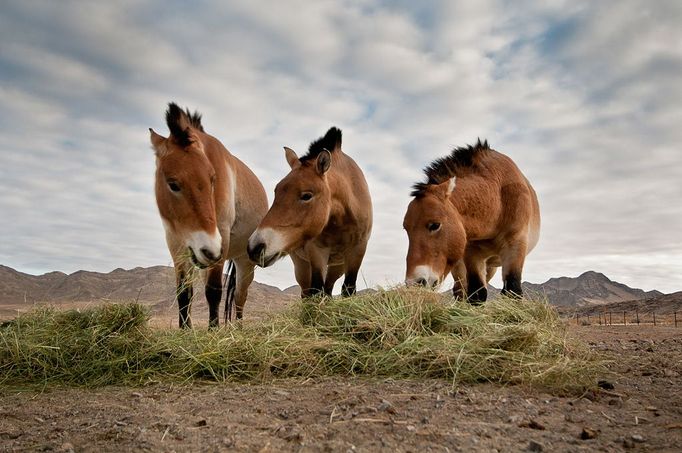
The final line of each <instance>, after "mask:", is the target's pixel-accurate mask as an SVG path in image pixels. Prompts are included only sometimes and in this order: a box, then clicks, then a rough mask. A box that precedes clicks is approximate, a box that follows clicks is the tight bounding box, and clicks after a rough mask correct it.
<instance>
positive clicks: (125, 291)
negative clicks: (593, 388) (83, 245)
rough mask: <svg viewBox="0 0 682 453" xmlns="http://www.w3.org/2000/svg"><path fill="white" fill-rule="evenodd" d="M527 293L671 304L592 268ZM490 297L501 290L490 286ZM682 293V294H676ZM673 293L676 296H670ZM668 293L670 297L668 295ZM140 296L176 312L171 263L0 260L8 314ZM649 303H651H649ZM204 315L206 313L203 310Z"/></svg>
mask: <svg viewBox="0 0 682 453" xmlns="http://www.w3.org/2000/svg"><path fill="white" fill-rule="evenodd" d="M524 288H525V290H526V291H527V292H528V293H531V294H532V293H535V294H541V295H544V296H546V297H547V298H548V300H549V302H550V303H552V304H553V305H556V306H558V307H559V308H560V309H561V310H562V311H567V310H574V309H575V308H576V307H590V306H594V305H602V304H612V303H616V302H625V301H633V300H645V301H649V302H650V303H652V304H653V303H656V301H657V300H661V301H664V302H663V303H667V302H665V301H667V300H668V299H665V297H664V298H662V299H659V297H660V296H662V293H660V292H659V291H649V292H645V291H643V290H641V289H637V288H630V287H628V286H627V285H623V284H622V283H618V282H614V281H613V280H611V279H609V278H608V277H606V276H605V275H604V274H601V273H598V272H594V271H588V272H585V273H583V274H582V275H580V276H578V277H575V278H573V277H558V278H552V279H549V280H548V281H546V282H544V283H541V284H533V283H524ZM195 292H196V299H195V304H194V309H193V311H194V313H203V312H205V311H207V307H206V303H205V299H204V296H203V290H202V288H201V287H200V286H197V288H196V289H195ZM490 292H491V296H494V295H495V294H496V292H498V290H496V289H494V288H490ZM299 294H300V289H299V288H298V286H292V287H289V288H287V289H285V290H283V291H282V290H280V289H279V288H276V287H274V286H270V285H266V284H263V283H258V282H254V284H253V286H252V287H251V289H250V291H249V300H248V302H247V306H246V310H247V313H248V312H254V311H256V312H259V313H260V312H267V311H271V310H273V309H278V308H281V307H282V306H284V305H286V304H287V303H288V302H289V301H291V300H294V299H296V298H297V297H298V296H299ZM675 294H678V293H675ZM670 296H674V295H670ZM666 297H667V296H666ZM131 300H138V301H140V302H142V303H144V304H147V305H150V306H152V307H153V309H154V311H155V312H156V313H166V314H168V315H169V316H170V315H173V316H174V314H175V311H176V308H175V277H174V274H173V269H172V268H170V267H167V266H153V267H148V268H142V267H137V268H135V269H130V270H124V269H115V270H113V271H111V272H109V273H100V272H88V271H77V272H74V273H73V274H64V273H62V272H50V273H47V274H44V275H29V274H25V273H22V272H19V271H16V270H14V269H12V268H10V267H7V266H2V265H0V309H2V310H3V313H4V315H5V316H8V315H10V314H11V313H14V314H16V310H25V309H26V308H27V306H30V305H32V304H36V303H44V302H47V303H56V304H73V303H93V302H99V301H112V302H115V301H131ZM649 302H647V303H649ZM200 316H203V315H201V314H200Z"/></svg>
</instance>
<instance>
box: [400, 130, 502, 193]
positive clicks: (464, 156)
mask: <svg viewBox="0 0 682 453" xmlns="http://www.w3.org/2000/svg"><path fill="white" fill-rule="evenodd" d="M489 149H490V146H488V140H484V141H483V143H481V139H480V138H479V139H478V140H477V141H476V144H474V145H467V146H460V147H457V148H455V149H453V150H452V152H451V153H450V154H449V155H447V156H445V157H439V158H438V159H436V160H434V161H433V162H431V163H430V164H429V165H427V166H426V168H424V174H425V175H426V181H425V182H418V183H415V184H414V185H413V186H412V192H411V193H410V195H412V196H413V197H417V198H419V197H422V196H424V193H425V192H426V189H427V187H428V186H430V185H433V184H441V183H442V182H443V181H445V180H446V179H449V178H452V177H453V176H455V174H456V172H457V169H460V168H464V167H471V165H472V164H473V161H474V156H475V155H476V154H478V153H479V152H481V151H485V150H489Z"/></svg>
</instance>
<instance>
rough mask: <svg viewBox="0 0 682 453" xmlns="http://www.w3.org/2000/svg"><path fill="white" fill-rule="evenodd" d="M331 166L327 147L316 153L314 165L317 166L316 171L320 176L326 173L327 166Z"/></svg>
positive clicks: (330, 157) (330, 155) (330, 156)
mask: <svg viewBox="0 0 682 453" xmlns="http://www.w3.org/2000/svg"><path fill="white" fill-rule="evenodd" d="M331 166H332V153H330V152H329V151H328V150H327V149H323V150H322V151H321V152H320V154H318V155H317V161H316V165H315V167H316V168H317V173H318V174H319V175H320V176H322V175H323V174H325V173H327V171H328V170H329V167H331Z"/></svg>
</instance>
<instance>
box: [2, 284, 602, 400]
mask: <svg viewBox="0 0 682 453" xmlns="http://www.w3.org/2000/svg"><path fill="white" fill-rule="evenodd" d="M148 318H149V315H148V312H147V311H146V309H144V308H143V307H141V306H139V305H136V304H124V305H103V306H100V307H97V308H92V309H88V310H83V311H80V312H79V311H58V310H55V309H47V308H42V309H38V310H36V311H33V312H30V313H28V314H25V315H22V316H20V317H19V318H17V319H15V320H13V321H11V322H9V323H6V324H5V325H3V327H0V382H2V383H5V384H12V385H16V384H31V383H33V384H45V383H54V384H67V385H90V386H92V385H106V384H132V385H139V384H143V383H145V382H148V381H158V380H168V381H181V382H188V381H194V380H211V381H219V382H224V381H263V380H266V381H267V380H269V379H273V378H291V377H300V378H307V377H318V376H330V375H345V376H372V377H400V378H443V379H449V380H451V381H452V382H455V383H459V382H466V383H473V382H482V381H486V382H499V383H503V384H516V383H522V384H529V385H535V386H543V387H546V388H548V389H550V390H554V391H556V392H564V393H565V392H581V391H584V390H585V389H587V388H590V387H593V386H594V385H595V384H596V382H597V377H598V376H599V375H600V374H601V373H602V372H603V367H602V365H601V363H600V362H599V361H598V360H597V359H596V358H595V357H594V356H593V355H592V354H591V353H590V351H589V350H588V349H587V347H586V346H584V345H583V344H582V343H580V342H577V341H575V340H570V339H569V338H567V336H566V331H565V326H564V324H562V323H561V321H560V320H559V318H558V316H557V315H556V313H555V311H554V310H553V309H552V308H551V307H549V306H548V305H547V303H546V302H544V301H538V300H513V299H506V298H500V299H497V300H493V301H490V302H488V303H486V304H484V305H483V306H480V307H473V306H470V305H468V304H466V303H464V302H461V301H459V302H455V301H453V300H452V299H449V298H446V297H443V296H441V295H439V294H437V293H434V292H430V291H425V290H417V289H411V288H399V289H393V290H381V291H378V292H376V293H372V294H364V295H358V296H355V297H351V298H345V299H342V298H336V299H330V298H326V299H319V300H315V301H312V302H311V301H303V302H299V303H296V304H294V305H293V306H292V307H291V308H290V309H289V310H288V311H286V312H285V313H282V314H279V315H276V316H273V317H272V318H271V319H269V320H267V321H264V322H261V323H248V322H245V323H243V324H242V323H240V324H234V325H230V326H226V327H223V328H220V329H216V330H208V331H207V330H185V331H181V330H161V329H152V328H150V327H149V326H148V324H147V321H148Z"/></svg>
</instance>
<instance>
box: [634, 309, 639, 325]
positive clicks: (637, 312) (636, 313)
mask: <svg viewBox="0 0 682 453" xmlns="http://www.w3.org/2000/svg"><path fill="white" fill-rule="evenodd" d="M635 317H636V319H637V325H639V308H638V309H636V310H635Z"/></svg>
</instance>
